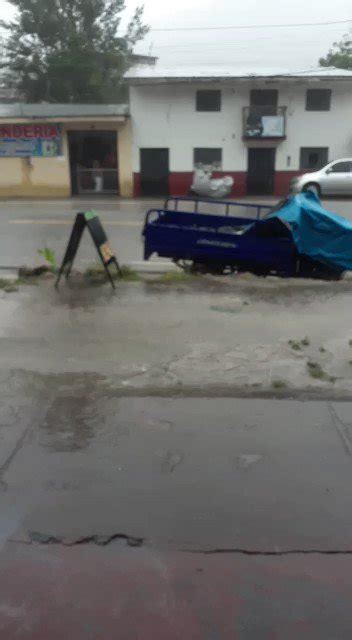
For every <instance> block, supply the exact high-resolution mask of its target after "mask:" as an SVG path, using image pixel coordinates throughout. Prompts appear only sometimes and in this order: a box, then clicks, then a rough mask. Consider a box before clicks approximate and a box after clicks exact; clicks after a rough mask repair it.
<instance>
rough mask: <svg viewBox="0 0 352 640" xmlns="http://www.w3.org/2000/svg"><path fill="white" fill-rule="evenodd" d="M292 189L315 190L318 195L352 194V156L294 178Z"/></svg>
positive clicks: (297, 191)
mask: <svg viewBox="0 0 352 640" xmlns="http://www.w3.org/2000/svg"><path fill="white" fill-rule="evenodd" d="M290 191H291V192H292V193H299V192H301V191H313V192H314V193H315V194H316V195H317V196H321V195H336V196H337V195H341V196H342V195H352V158H342V159H341V160H334V161H333V162H329V164H327V165H326V166H325V167H323V168H322V169H319V171H314V172H313V173H304V174H303V176H297V178H293V180H291V185H290Z"/></svg>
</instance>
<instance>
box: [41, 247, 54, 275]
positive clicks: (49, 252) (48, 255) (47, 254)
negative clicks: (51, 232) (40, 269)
mask: <svg viewBox="0 0 352 640" xmlns="http://www.w3.org/2000/svg"><path fill="white" fill-rule="evenodd" d="M38 254H39V255H40V256H41V257H42V258H44V260H45V261H46V262H47V263H48V265H50V268H51V269H52V271H57V262H56V255H55V251H54V250H53V249H50V248H49V247H44V249H39V250H38Z"/></svg>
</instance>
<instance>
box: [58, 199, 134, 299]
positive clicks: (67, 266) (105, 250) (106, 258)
mask: <svg viewBox="0 0 352 640" xmlns="http://www.w3.org/2000/svg"><path fill="white" fill-rule="evenodd" d="M86 227H87V228H88V230H89V231H90V235H91V236H92V240H93V242H94V244H95V246H96V249H97V252H98V254H99V258H100V260H101V261H102V264H103V267H104V269H105V271H106V275H107V277H108V278H109V280H110V282H111V285H112V287H113V288H114V289H115V283H114V280H113V278H112V275H111V273H110V270H109V266H110V265H112V264H113V265H114V267H115V269H116V270H117V273H118V274H121V270H120V266H119V263H118V262H117V260H116V256H115V254H114V253H113V251H112V250H111V248H110V245H109V243H108V239H107V236H106V233H105V231H104V229H103V226H102V224H101V222H100V219H99V216H98V215H97V214H96V213H95V212H94V211H87V212H86V213H77V215H76V220H75V223H74V225H73V228H72V231H71V237H70V240H69V243H68V245H67V249H66V252H65V256H64V259H63V261H62V265H61V267H60V270H59V273H58V276H57V280H56V284H55V286H56V288H57V287H58V286H59V282H60V280H61V276H62V275H65V276H66V278H68V277H69V275H70V272H71V269H72V265H73V261H74V259H75V257H76V253H77V250H78V247H79V243H80V242H81V238H82V235H83V231H84V229H85V228H86Z"/></svg>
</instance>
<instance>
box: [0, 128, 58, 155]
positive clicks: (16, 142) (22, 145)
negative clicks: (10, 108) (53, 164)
mask: <svg viewBox="0 0 352 640" xmlns="http://www.w3.org/2000/svg"><path fill="white" fill-rule="evenodd" d="M59 155H61V128H60V125H59V124H4V125H1V124H0V158H16V157H17V158H28V157H29V156H34V157H39V158H40V157H43V158H52V157H55V156H59Z"/></svg>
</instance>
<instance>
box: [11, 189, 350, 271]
mask: <svg viewBox="0 0 352 640" xmlns="http://www.w3.org/2000/svg"><path fill="white" fill-rule="evenodd" d="M248 200H250V201H251V202H253V201H258V202H265V203H266V204H271V203H276V202H277V200H276V199H268V198H247V199H246V201H248ZM161 204H162V201H149V200H118V199H116V200H113V199H98V200H96V199H90V200H82V199H71V200H63V201H44V202H43V201H25V202H20V201H17V202H15V201H7V202H1V203H0V256H1V259H0V266H18V265H21V264H33V263H34V261H35V260H36V259H37V258H38V256H37V251H38V249H42V248H43V247H50V248H52V249H53V250H54V251H55V252H56V255H57V259H58V261H60V260H61V257H62V256H63V253H64V251H65V248H66V244H67V241H68V237H69V233H70V229H71V226H72V223H73V220H74V216H75V214H76V213H77V212H78V211H87V210H90V209H92V208H94V209H95V210H96V211H97V212H98V213H99V215H100V216H101V219H102V221H103V223H104V226H105V228H106V232H107V234H108V236H109V239H110V242H111V244H112V246H113V247H114V249H115V251H116V253H117V255H118V257H119V259H120V261H121V262H123V263H124V262H128V261H139V260H142V259H143V244H142V240H141V230H142V225H143V220H144V215H145V213H146V211H147V210H148V209H149V208H152V207H157V206H161ZM325 205H326V207H327V208H328V209H331V210H332V211H335V212H336V213H340V214H342V215H344V216H345V217H347V218H349V219H350V220H352V202H351V200H338V201H334V200H329V201H326V202H325ZM239 213H240V215H247V213H248V210H245V209H242V210H241V211H240V212H239ZM95 261H96V255H95V251H94V250H93V248H92V243H91V239H90V238H89V237H88V235H87V236H85V237H84V238H83V242H82V245H81V247H80V250H79V254H78V256H77V263H76V264H77V265H79V264H80V265H81V266H84V265H85V266H87V265H88V264H92V263H94V262H95Z"/></svg>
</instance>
